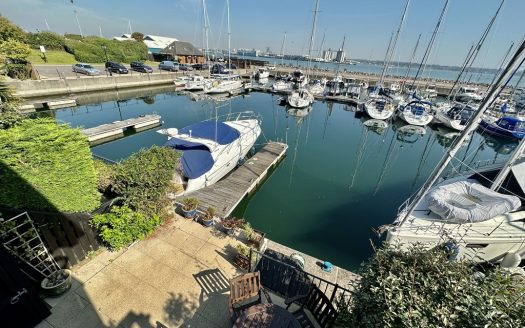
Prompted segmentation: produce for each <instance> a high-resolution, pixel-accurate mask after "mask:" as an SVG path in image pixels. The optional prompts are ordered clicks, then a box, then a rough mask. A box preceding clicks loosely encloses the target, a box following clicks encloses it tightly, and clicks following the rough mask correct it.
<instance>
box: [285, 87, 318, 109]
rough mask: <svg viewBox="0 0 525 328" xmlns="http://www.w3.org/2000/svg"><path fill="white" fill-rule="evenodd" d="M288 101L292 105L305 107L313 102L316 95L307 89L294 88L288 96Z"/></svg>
mask: <svg viewBox="0 0 525 328" xmlns="http://www.w3.org/2000/svg"><path fill="white" fill-rule="evenodd" d="M286 102H287V103H288V105H290V106H291V107H295V108H304V107H308V106H310V105H311V104H313V102H314V95H313V94H312V93H311V92H310V91H308V90H306V89H299V90H293V91H292V92H291V93H290V94H289V95H288V97H287V98H286Z"/></svg>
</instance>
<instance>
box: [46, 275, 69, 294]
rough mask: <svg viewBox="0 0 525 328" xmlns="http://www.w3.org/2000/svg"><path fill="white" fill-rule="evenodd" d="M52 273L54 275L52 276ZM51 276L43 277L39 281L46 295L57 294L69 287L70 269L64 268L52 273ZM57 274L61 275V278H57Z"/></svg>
mask: <svg viewBox="0 0 525 328" xmlns="http://www.w3.org/2000/svg"><path fill="white" fill-rule="evenodd" d="M53 275H54V276H53ZM53 275H52V276H50V277H47V278H44V280H42V282H41V283H40V287H42V289H43V290H44V292H45V294H46V295H48V296H59V295H62V294H63V293H65V292H66V291H68V290H69V288H71V271H69V270H67V269H64V270H60V271H57V272H55V273H53ZM57 275H61V276H62V277H58V278H62V279H58V280H57V281H55V280H56V278H57Z"/></svg>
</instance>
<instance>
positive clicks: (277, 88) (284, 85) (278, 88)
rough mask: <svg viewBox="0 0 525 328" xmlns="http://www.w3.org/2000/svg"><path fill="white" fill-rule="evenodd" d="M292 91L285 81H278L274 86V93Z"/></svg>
mask: <svg viewBox="0 0 525 328" xmlns="http://www.w3.org/2000/svg"><path fill="white" fill-rule="evenodd" d="M287 90H290V83H289V82H287V81H285V80H278V81H275V82H274V84H272V91H287Z"/></svg>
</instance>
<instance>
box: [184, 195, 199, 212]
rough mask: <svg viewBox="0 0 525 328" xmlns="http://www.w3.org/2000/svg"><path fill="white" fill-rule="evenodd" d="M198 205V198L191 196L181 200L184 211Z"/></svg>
mask: <svg viewBox="0 0 525 328" xmlns="http://www.w3.org/2000/svg"><path fill="white" fill-rule="evenodd" d="M197 206H199V200H198V199H197V198H193V197H186V198H184V199H183V200H182V209H183V210H185V211H192V210H194V209H196V208H197Z"/></svg>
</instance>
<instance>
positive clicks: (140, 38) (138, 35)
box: [131, 32, 144, 42]
mask: <svg viewBox="0 0 525 328" xmlns="http://www.w3.org/2000/svg"><path fill="white" fill-rule="evenodd" d="M131 38H132V39H135V40H137V41H139V42H141V41H144V34H143V33H140V32H133V33H131Z"/></svg>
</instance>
